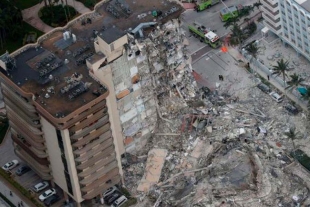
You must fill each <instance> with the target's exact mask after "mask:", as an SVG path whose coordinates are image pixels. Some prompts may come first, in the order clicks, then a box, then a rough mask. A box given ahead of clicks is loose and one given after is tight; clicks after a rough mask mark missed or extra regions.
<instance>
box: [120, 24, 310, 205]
mask: <svg viewBox="0 0 310 207" xmlns="http://www.w3.org/2000/svg"><path fill="white" fill-rule="evenodd" d="M179 24H180V22H179V21H178V20H173V21H169V22H168V23H166V24H164V25H158V26H157V27H155V28H153V29H152V31H151V32H150V33H149V35H148V37H147V38H145V39H143V40H141V39H138V40H137V39H134V38H133V39H132V41H131V42H132V45H129V47H139V50H140V52H141V54H143V55H144V56H145V60H147V61H148V65H149V66H150V67H149V68H148V70H145V71H144V74H143V73H142V72H141V74H140V75H141V80H142V81H149V83H150V84H148V85H147V87H143V91H144V93H145V94H150V95H151V96H152V100H154V106H155V107H156V115H157V117H156V118H157V119H156V120H155V119H154V120H155V121H156V126H155V127H154V128H153V131H152V133H151V136H150V137H149V138H148V140H147V142H146V145H145V146H144V147H142V148H141V149H140V150H138V151H135V152H132V153H134V154H135V155H133V154H128V156H125V158H124V163H127V165H124V173H125V185H126V187H128V188H129V189H130V190H131V191H132V192H133V193H134V195H135V196H136V197H137V198H139V201H140V203H139V204H138V206H169V207H170V206H271V207H274V206H298V205H305V206H306V205H310V201H309V199H308V197H309V196H308V194H309V187H310V186H309V185H308V181H307V180H308V179H309V178H308V176H309V175H308V172H307V171H306V170H305V169H304V168H303V167H302V166H301V165H300V164H298V163H297V161H295V160H294V159H293V157H292V156H290V152H291V151H292V150H293V149H294V147H296V148H299V149H302V150H304V151H305V152H306V153H308V149H307V147H306V146H307V141H308V140H307V135H308V132H307V130H306V120H305V119H304V118H303V116H302V113H300V114H298V115H295V116H292V115H291V114H289V113H288V111H286V110H285V108H284V107H283V106H284V105H285V104H286V103H287V102H288V101H287V100H284V103H282V104H277V103H276V102H275V101H274V100H273V99H271V97H270V96H269V95H268V94H265V93H263V92H262V91H260V90H259V89H258V88H257V87H256V84H257V83H256V81H255V79H256V78H255V77H245V79H247V81H245V82H246V83H247V84H242V87H240V86H236V87H235V88H237V89H238V90H233V89H232V87H230V85H229V89H230V90H225V89H224V88H223V87H222V86H221V87H218V88H216V89H215V90H210V89H208V88H206V87H198V85H197V83H196V81H195V79H194V76H193V75H192V74H193V69H192V66H191V59H190V56H189V55H188V52H187V49H186V44H187V40H186V39H185V36H184V31H182V29H181V28H180V27H179ZM229 67H230V66H229ZM234 67H237V68H238V69H239V70H242V68H239V66H238V64H237V65H234ZM232 71H233V69H232ZM232 73H233V72H232ZM149 74H151V75H149ZM233 75H234V74H232V77H231V79H233V78H234V77H233ZM143 77H148V78H145V79H144V78H143ZM251 79H252V80H251ZM236 80H237V79H236ZM238 80H239V79H238ZM238 82H241V81H235V82H234V84H238ZM229 84H230V83H229ZM291 127H294V128H295V129H296V132H298V133H299V134H300V135H299V137H298V138H296V139H294V140H292V139H291V138H289V137H287V136H286V135H285V132H287V130H288V129H290V128H291ZM154 148H157V149H165V150H166V152H167V154H166V155H165V162H164V163H163V165H162V166H160V169H158V170H159V171H160V172H161V174H160V177H159V180H157V179H156V181H155V182H153V183H152V184H151V185H148V187H147V188H143V189H142V188H141V186H142V185H143V182H144V179H145V175H146V174H148V173H149V169H150V167H149V165H150V162H149V161H147V159H149V154H148V152H149V150H152V149H154ZM126 157H128V158H126ZM132 157H135V160H139V161H136V162H133V161H132V160H133V159H132ZM128 160H129V161H128ZM153 167H156V166H153ZM157 167H158V166H157ZM143 175H144V176H143ZM156 175H157V174H156ZM141 179H142V182H141ZM141 189H142V190H141Z"/></svg>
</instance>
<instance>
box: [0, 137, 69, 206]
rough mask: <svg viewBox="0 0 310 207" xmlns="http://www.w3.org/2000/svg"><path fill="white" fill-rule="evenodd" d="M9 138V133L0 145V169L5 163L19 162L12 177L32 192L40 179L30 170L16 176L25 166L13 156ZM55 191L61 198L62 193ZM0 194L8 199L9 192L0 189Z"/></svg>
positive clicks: (57, 204)
mask: <svg viewBox="0 0 310 207" xmlns="http://www.w3.org/2000/svg"><path fill="white" fill-rule="evenodd" d="M10 137H11V133H10V132H8V133H7V135H6V138H5V139H4V140H3V142H2V144H1V145H0V150H1V156H0V166H1V167H2V166H3V165H5V164H6V163H7V162H10V161H12V160H17V161H18V162H19V165H18V166H17V167H15V168H13V169H12V170H11V173H12V176H13V178H14V179H15V180H16V181H17V182H18V183H19V184H21V185H22V186H23V187H24V188H25V189H29V190H31V191H32V188H33V186H34V185H36V184H37V183H39V182H41V181H42V179H41V178H40V177H39V176H38V175H37V174H36V173H35V172H34V171H32V170H30V171H29V172H26V173H25V174H23V175H21V176H18V175H16V171H17V170H18V168H19V167H20V166H22V165H25V163H24V162H23V161H22V160H20V159H19V158H18V157H17V156H16V155H15V153H14V148H13V143H12V139H11V138H10ZM47 189H48V188H46V190H47ZM56 191H57V194H58V195H59V196H61V198H62V197H63V196H62V191H61V190H60V188H58V187H56ZM0 192H1V193H2V194H3V195H5V196H6V197H7V198H8V199H10V196H9V190H7V189H4V188H0ZM43 192H44V190H43V191H42V192H39V193H37V196H39V195H40V194H41V193H43ZM62 203H63V200H61V201H59V202H57V203H56V204H54V205H53V206H61V204H62ZM16 205H17V203H16ZM0 206H1V204H0ZM24 206H25V205H24Z"/></svg>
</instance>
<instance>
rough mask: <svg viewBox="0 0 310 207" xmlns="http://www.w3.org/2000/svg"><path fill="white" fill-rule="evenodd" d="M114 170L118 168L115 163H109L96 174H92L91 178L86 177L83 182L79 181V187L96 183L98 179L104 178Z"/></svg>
mask: <svg viewBox="0 0 310 207" xmlns="http://www.w3.org/2000/svg"><path fill="white" fill-rule="evenodd" d="M114 168H118V165H117V161H113V162H111V163H109V164H108V165H106V166H104V167H103V168H101V169H100V170H98V171H96V174H92V175H91V176H88V177H86V178H84V179H83V180H80V184H81V185H89V184H91V183H93V182H94V181H96V180H97V179H98V178H100V177H102V176H104V175H105V174H107V173H109V172H110V171H112V170H113V169H114Z"/></svg>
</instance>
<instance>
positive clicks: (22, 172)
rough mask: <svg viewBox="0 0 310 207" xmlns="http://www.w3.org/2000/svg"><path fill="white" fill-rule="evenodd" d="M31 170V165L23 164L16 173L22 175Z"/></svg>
mask: <svg viewBox="0 0 310 207" xmlns="http://www.w3.org/2000/svg"><path fill="white" fill-rule="evenodd" d="M30 170H31V169H30V167H28V166H26V165H24V166H21V167H20V168H18V169H17V170H16V175H18V176H21V175H23V174H25V173H26V172H28V171H30Z"/></svg>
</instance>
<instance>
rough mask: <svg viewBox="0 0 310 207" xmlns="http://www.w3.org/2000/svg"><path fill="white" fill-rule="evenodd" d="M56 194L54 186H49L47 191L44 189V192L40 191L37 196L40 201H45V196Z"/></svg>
mask: <svg viewBox="0 0 310 207" xmlns="http://www.w3.org/2000/svg"><path fill="white" fill-rule="evenodd" d="M55 194H56V190H55V189H54V188H51V189H49V190H47V191H45V192H44V193H42V194H41V195H40V196H39V200H40V201H42V202H43V201H45V200H46V199H47V198H49V197H51V196H52V195H55Z"/></svg>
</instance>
